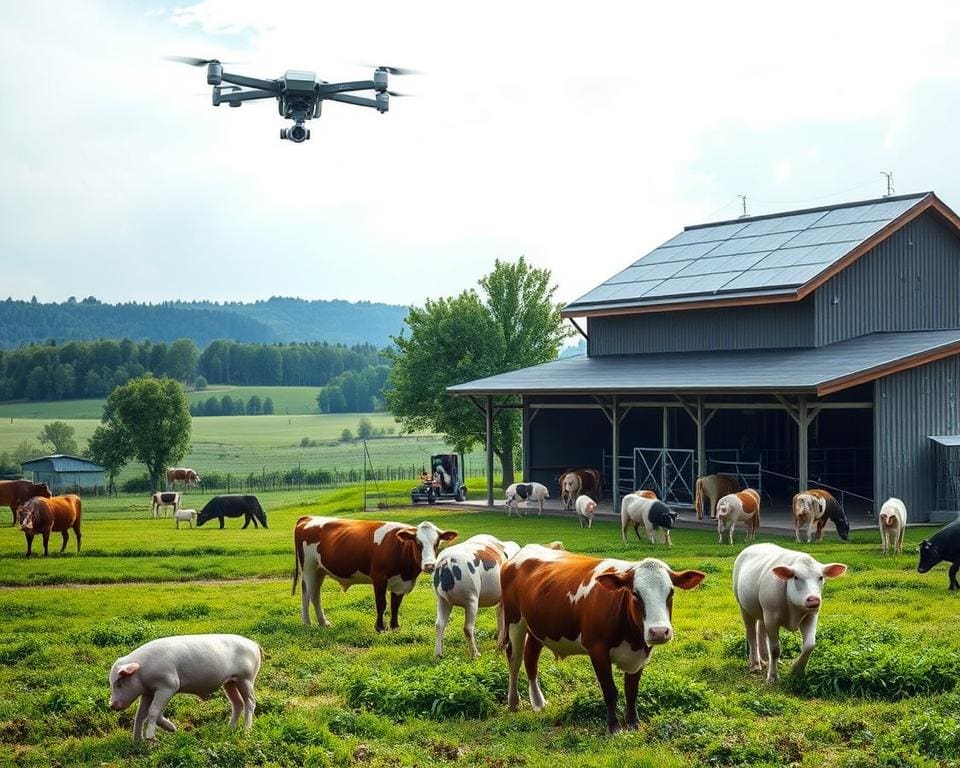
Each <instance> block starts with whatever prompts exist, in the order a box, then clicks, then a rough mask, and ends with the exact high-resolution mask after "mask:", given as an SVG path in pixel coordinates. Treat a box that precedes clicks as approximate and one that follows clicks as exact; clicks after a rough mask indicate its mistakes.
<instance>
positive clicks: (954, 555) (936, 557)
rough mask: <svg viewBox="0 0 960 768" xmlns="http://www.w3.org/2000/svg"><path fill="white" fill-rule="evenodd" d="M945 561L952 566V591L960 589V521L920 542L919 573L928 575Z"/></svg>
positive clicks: (950, 571) (949, 574) (949, 572)
mask: <svg viewBox="0 0 960 768" xmlns="http://www.w3.org/2000/svg"><path fill="white" fill-rule="evenodd" d="M944 560H946V561H947V562H948V563H950V564H951V565H950V570H949V571H948V572H947V575H948V576H949V578H950V590H951V591H953V590H957V589H960V583H958V582H957V571H960V520H957V521H954V522H952V523H950V525H945V526H944V527H943V528H941V529H940V530H939V531H937V532H936V533H935V534H933V536H931V537H930V538H929V539H924V540H923V541H921V542H920V564H919V565H918V566H917V572H918V573H926V572H927V571H929V570H930V569H931V568H933V566H935V565H936V564H937V563H939V562H942V561H944Z"/></svg>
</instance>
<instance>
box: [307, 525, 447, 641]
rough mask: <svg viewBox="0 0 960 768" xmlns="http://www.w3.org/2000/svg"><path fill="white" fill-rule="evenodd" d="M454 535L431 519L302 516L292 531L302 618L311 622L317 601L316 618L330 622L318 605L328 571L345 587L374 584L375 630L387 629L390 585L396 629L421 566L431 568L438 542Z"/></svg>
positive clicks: (322, 622)
mask: <svg viewBox="0 0 960 768" xmlns="http://www.w3.org/2000/svg"><path fill="white" fill-rule="evenodd" d="M455 538H457V532H456V531H441V530H440V529H439V528H437V526H435V525H434V524H433V523H429V522H423V523H420V525H418V526H417V527H413V526H412V525H405V524H403V523H382V522H377V521H374V520H344V519H341V518H336V517H301V518H300V519H299V520H297V525H296V529H295V530H294V533H293V546H294V551H295V559H294V568H293V594H296V592H297V580H298V578H300V574H301V573H302V591H303V596H302V601H301V607H300V618H301V619H302V620H303V623H304V625H306V626H310V604H311V603H313V610H314V613H316V615H317V623H318V624H319V625H320V626H324V627H329V626H330V622H329V621H328V620H327V617H326V615H325V614H324V612H323V608H322V607H321V605H320V587H321V586H323V580H324V579H325V578H326V577H327V576H329V577H330V578H332V579H333V580H334V581H336V582H337V583H338V584H340V586H342V587H343V588H344V589H345V590H346V589H349V588H350V587H351V586H352V585H354V584H372V585H373V595H374V599H375V602H376V606H377V624H376V628H377V632H383V630H384V626H383V612H384V611H385V610H386V607H387V590H389V591H390V628H391V629H397V627H399V626H400V625H399V622H398V614H399V612H400V603H401V601H402V600H403V596H404V595H406V594H407V593H409V592H410V590H412V589H413V585H414V584H415V583H416V581H417V576H419V575H420V572H421V571H424V572H426V573H433V571H434V569H435V568H436V565H437V552H438V550H439V547H440V543H441V542H444V541H453V540H454V539H455Z"/></svg>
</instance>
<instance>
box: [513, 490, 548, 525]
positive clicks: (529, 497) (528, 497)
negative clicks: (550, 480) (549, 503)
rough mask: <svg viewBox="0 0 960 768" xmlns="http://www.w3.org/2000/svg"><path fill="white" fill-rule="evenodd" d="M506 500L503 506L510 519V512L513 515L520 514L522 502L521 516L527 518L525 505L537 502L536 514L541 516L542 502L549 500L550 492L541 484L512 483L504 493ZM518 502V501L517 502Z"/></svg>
mask: <svg viewBox="0 0 960 768" xmlns="http://www.w3.org/2000/svg"><path fill="white" fill-rule="evenodd" d="M504 496H505V498H506V501H505V504H504V506H506V508H507V517H510V513H511V511H512V512H513V513H514V514H515V515H519V514H520V502H521V501H522V502H523V516H524V517H526V516H527V503H528V502H531V501H535V502H537V509H538V512H537V514H540V515H542V514H543V500H544V499H549V498H550V491H549V490H547V486H545V485H543V484H542V483H514V484H513V485H509V486H507V490H506V491H504ZM518 500H519V501H518Z"/></svg>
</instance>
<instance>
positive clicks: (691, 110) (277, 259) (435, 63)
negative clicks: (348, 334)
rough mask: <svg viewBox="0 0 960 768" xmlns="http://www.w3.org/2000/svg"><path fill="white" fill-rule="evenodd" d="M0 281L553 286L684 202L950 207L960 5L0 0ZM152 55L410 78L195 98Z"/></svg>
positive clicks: (201, 78)
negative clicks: (326, 94)
mask: <svg viewBox="0 0 960 768" xmlns="http://www.w3.org/2000/svg"><path fill="white" fill-rule="evenodd" d="M0 20H2V22H0V71H3V73H4V78H3V80H4V84H3V91H2V93H3V106H2V108H0V146H2V147H3V151H2V153H0V297H6V296H8V295H10V296H13V297H14V298H29V297H31V296H33V295H35V296H37V298H38V299H40V300H41V301H63V300H65V299H66V298H67V297H68V296H77V297H83V296H87V295H94V296H97V297H98V298H100V299H101V300H105V301H134V300H135V301H162V300H168V299H211V300H255V299H265V298H268V297H270V296H274V295H279V296H301V297H303V298H309V299H334V298H342V299H349V300H369V301H384V302H388V303H396V304H422V303H423V301H424V300H425V299H426V298H428V297H434V298H435V297H439V296H447V295H452V294H455V293H459V292H460V291H462V290H464V289H467V288H470V287H473V286H475V285H476V281H477V280H478V279H479V278H480V277H481V276H482V275H483V274H485V273H487V272H489V271H490V269H492V267H493V265H494V262H495V260H497V259H501V260H512V259H516V258H518V257H519V256H521V255H524V256H526V258H527V259H528V260H529V261H530V262H532V263H533V264H535V265H537V266H541V267H547V268H549V269H550V270H552V273H553V277H554V280H555V282H556V285H557V291H556V298H557V299H558V300H560V301H571V300H573V299H576V298H577V297H578V296H580V295H581V294H583V293H585V292H586V291H588V290H589V289H590V288H592V287H594V286H595V285H597V284H599V283H600V282H602V281H603V280H605V279H606V278H607V277H609V276H610V275H612V274H614V273H615V272H617V271H619V270H620V269H622V268H623V267H625V266H626V265H628V264H630V263H631V262H633V261H635V260H636V259H637V258H639V257H640V256H641V255H643V254H644V253H646V252H647V251H649V250H651V249H652V248H654V247H655V246H656V245H658V244H659V243H660V242H662V241H664V240H666V239H668V238H669V237H671V236H673V235H674V234H676V232H678V231H680V230H681V229H682V228H683V226H684V225H689V224H697V223H703V222H707V221H715V220H722V219H728V218H735V217H736V216H737V215H738V214H739V213H740V205H741V203H740V200H739V198H738V195H746V198H747V203H746V204H747V210H748V212H749V213H750V214H754V215H756V214H762V213H771V212H774V211H781V210H790V209H796V208H803V207H812V206H817V205H825V204H829V203H835V202H842V201H848V200H858V199H866V198H872V197H879V196H880V195H881V194H883V193H884V191H885V184H886V181H885V179H884V177H883V176H882V175H881V171H893V173H894V187H895V189H896V192H897V193H908V192H916V191H925V190H935V191H936V192H937V193H938V195H939V196H940V197H941V198H942V199H943V200H944V201H945V202H946V203H947V204H948V205H951V206H952V207H954V209H956V210H960V149H958V146H960V144H958V142H957V138H956V137H957V125H958V124H960V46H957V45H956V44H955V41H956V39H957V38H958V36H960V4H958V3H956V2H946V1H945V2H916V3H913V4H910V5H909V6H905V5H903V3H902V2H899V3H887V2H869V3H866V2H844V3H836V2H829V3H827V2H807V3H804V4H802V5H797V4H795V3H770V2H758V3H753V2H743V3H740V2H731V3H716V2H709V3H707V2H704V3H694V2H688V3H658V4H656V5H654V4H646V3H627V2H623V3H613V2H593V3H589V4H587V3H564V2H551V3H540V2H525V3H515V2H499V1H498V0H489V1H488V2H486V3H483V4H479V3H451V2H448V1H447V2H409V3H396V2H392V3H386V2H379V0H367V1H366V2H363V3H347V2H340V3H329V2H292V1H290V0H274V1H273V2H270V3H264V2H262V1H252V0H203V1H202V2H190V0H181V2H179V3H176V4H170V3H165V2H159V1H158V0H152V1H151V2H134V0H126V1H125V2H121V1H120V0H117V1H116V2H99V1H98V0H86V1H85V2H84V3H82V4H81V3H72V2H67V0H63V1H62V2H49V1H46V0H39V1H37V2H30V3H16V4H14V3H7V4H5V5H4V7H3V10H2V11H0ZM165 55H188V56H197V57H202V58H206V57H217V58H220V59H222V60H224V61H233V62H237V64H235V65H231V66H229V67H226V69H227V70H228V71H234V72H236V73H238V74H246V75H249V76H254V77H264V78H273V77H277V76H280V75H281V74H282V73H283V72H284V71H285V70H287V69H306V70H311V71H316V72H317V73H318V75H319V76H320V77H321V78H323V79H325V80H328V81H339V80H353V79H364V78H366V77H370V69H371V68H370V66H361V65H358V62H359V63H362V64H363V65H379V64H385V65H390V66H399V67H410V68H415V69H418V70H423V71H424V72H425V73H426V74H424V75H422V76H413V77H405V78H402V79H401V78H392V79H391V88H393V89H396V90H401V91H405V92H409V93H413V94H415V96H414V97H412V98H406V99H394V100H392V102H391V109H390V112H389V113H388V114H386V115H380V114H378V113H377V112H376V111H374V110H371V109H363V108H358V107H352V106H347V105H343V104H336V103H328V104H326V105H325V106H324V108H323V116H322V117H321V119H320V120H318V121H313V122H312V124H311V125H310V126H309V127H310V128H311V131H312V138H311V139H310V141H308V142H306V143H303V144H299V145H296V144H293V143H291V142H286V141H280V139H279V131H280V128H282V127H284V126H285V125H289V123H288V122H286V121H284V120H283V119H282V118H280V117H279V115H278V114H277V111H276V109H275V107H274V106H273V102H261V103H253V104H247V105H244V106H243V107H242V108H241V109H230V108H228V107H226V106H223V107H220V108H214V107H213V106H212V105H211V103H210V96H209V92H210V89H209V87H208V86H207V85H206V79H205V70H204V69H203V68H196V69H194V68H190V67H187V66H183V65H181V64H174V63H170V62H168V61H164V60H163V59H162V57H163V56H165Z"/></svg>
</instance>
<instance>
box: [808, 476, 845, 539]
mask: <svg viewBox="0 0 960 768" xmlns="http://www.w3.org/2000/svg"><path fill="white" fill-rule="evenodd" d="M803 493H804V494H806V495H808V496H814V497H816V498H817V499H818V500H819V501H820V504H819V507H814V513H815V514H816V524H817V541H823V529H824V527H825V526H826V524H827V521H830V522H832V523H833V524H834V525H835V526H836V527H837V534H838V535H839V536H840V538H841V539H843V540H844V541H846V540H847V539H849V538H850V522H849V521H848V520H847V515H846V513H845V512H844V511H843V507H841V506H840V502H838V501H837V500H836V499H835V498H833V494H832V493H830V491H824V490H821V489H820V488H811V489H809V490H806V491H803ZM808 534H809V531H808ZM807 541H810V538H809V535H808V538H807Z"/></svg>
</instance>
